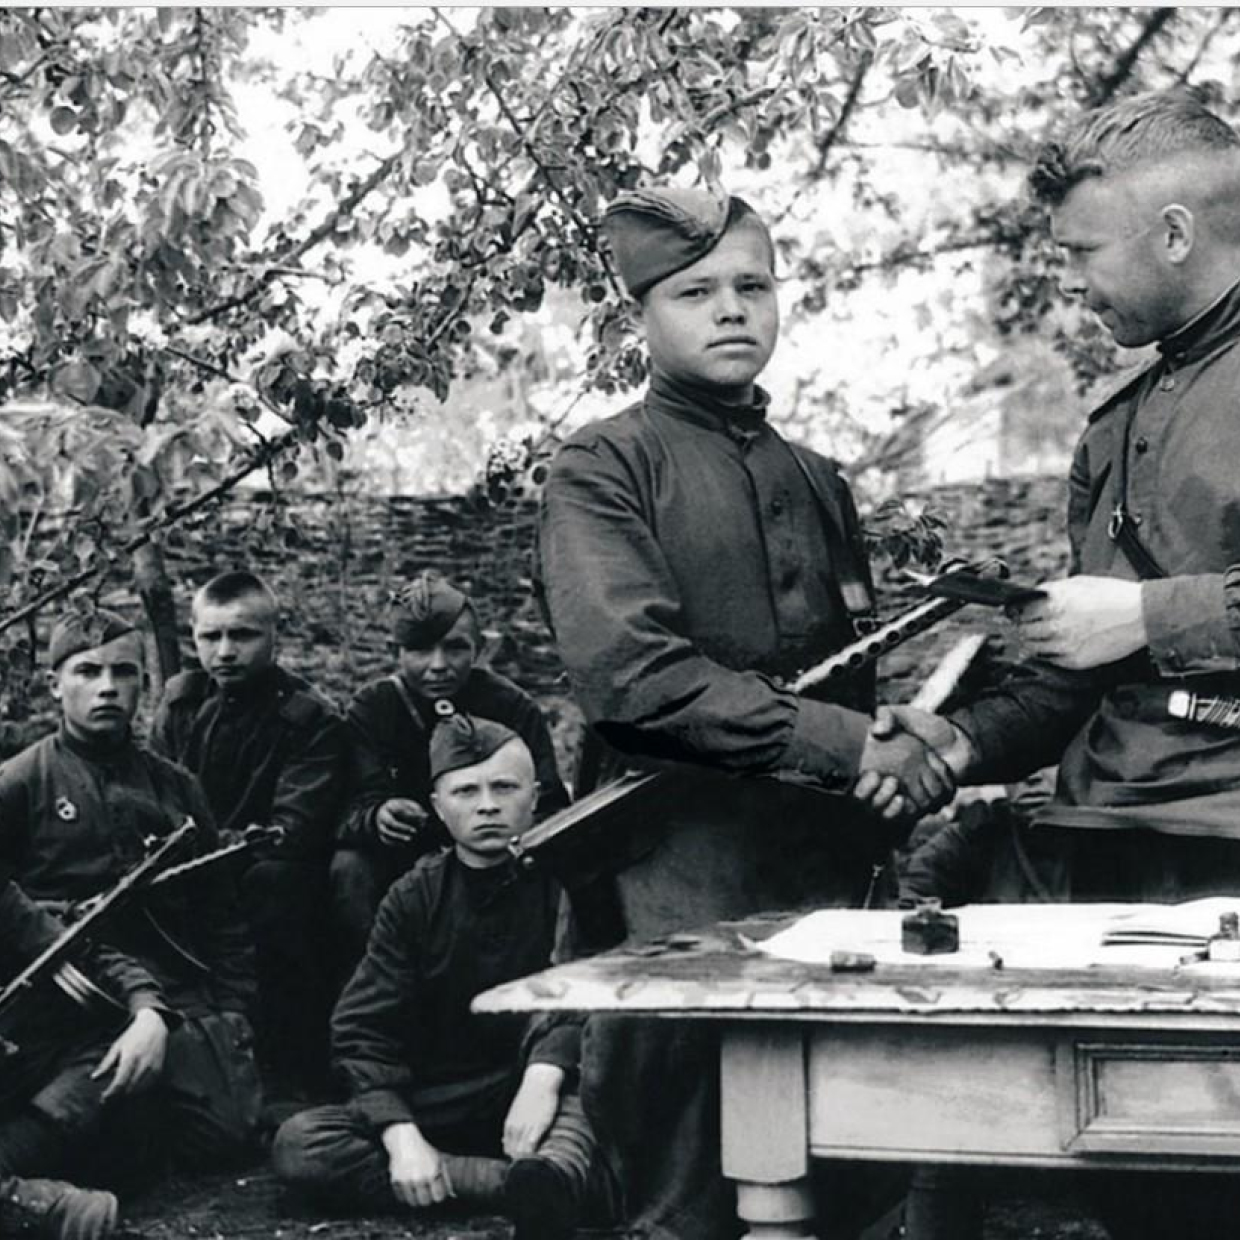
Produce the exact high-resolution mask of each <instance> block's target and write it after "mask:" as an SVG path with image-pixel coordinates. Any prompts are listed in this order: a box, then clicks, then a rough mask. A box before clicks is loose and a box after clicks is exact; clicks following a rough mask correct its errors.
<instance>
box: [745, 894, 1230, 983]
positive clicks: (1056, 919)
mask: <svg viewBox="0 0 1240 1240" xmlns="http://www.w3.org/2000/svg"><path fill="white" fill-rule="evenodd" d="M1162 907H1165V906H1158V905H1133V904H970V905H966V906H965V907H963V908H958V909H952V910H950V911H951V912H952V914H953V915H954V916H956V917H958V918H959V919H960V950H959V951H958V952H950V953H944V954H942V955H934V956H921V955H916V954H914V953H911V952H905V951H904V950H903V949H902V948H901V946H900V922H901V920H902V919H903V917H904V916H905V912H904V911H903V910H899V909H891V910H886V909H884V910H877V911H875V910H859V909H821V910H819V911H817V912H814V913H810V914H808V915H807V916H805V917H802V918H801V919H800V920H799V921H796V922H794V923H793V924H792V925H791V926H789V927H788V928H787V929H785V930H781V931H780V932H779V933H778V934H775V935H772V936H771V938H769V939H766V940H764V941H761V942H755V943H754V944H753V946H754V947H756V948H757V949H758V950H759V951H762V952H766V953H767V954H768V955H772V956H778V957H780V958H781V959H784V960H797V961H800V962H801V963H804V964H828V963H830V960H831V953H832V952H837V951H846V952H867V953H868V954H870V955H871V956H873V957H874V958H875V960H876V961H878V963H880V964H904V965H908V964H917V965H919V966H921V965H924V966H926V967H928V968H953V969H968V968H989V967H992V966H993V964H994V960H993V958H992V956H991V953H992V952H993V953H995V954H996V955H998V956H999V957H1000V958H1001V959H1002V961H1003V964H1004V967H1010V968H1046V969H1067V968H1090V967H1091V966H1095V965H1112V964H1114V965H1134V966H1138V967H1142V966H1144V967H1149V968H1157V969H1167V968H1171V967H1173V966H1174V965H1176V964H1177V963H1178V962H1179V958H1180V953H1181V950H1182V949H1181V948H1180V946H1179V945H1178V944H1175V945H1169V944H1167V943H1166V942H1165V941H1162V942H1159V943H1156V944H1153V945H1151V944H1150V943H1149V941H1148V940H1146V941H1143V942H1142V943H1140V944H1136V945H1126V946H1118V945H1117V946H1105V947H1104V946H1103V945H1102V944H1103V935H1104V934H1105V932H1106V931H1107V929H1108V928H1109V927H1110V925H1111V924H1112V923H1113V922H1114V921H1115V920H1116V919H1117V918H1119V917H1122V916H1125V915H1131V914H1135V913H1145V912H1149V911H1151V910H1157V909H1160V908H1162ZM1215 921H1216V924H1217V918H1216V919H1215Z"/></svg>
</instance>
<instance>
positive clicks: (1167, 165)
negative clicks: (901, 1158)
mask: <svg viewBox="0 0 1240 1240" xmlns="http://www.w3.org/2000/svg"><path fill="white" fill-rule="evenodd" d="M1030 185H1031V188H1032V190H1033V192H1034V196H1035V197H1036V198H1037V199H1038V200H1039V201H1041V202H1042V203H1043V204H1044V205H1046V206H1047V207H1048V208H1049V210H1050V220H1051V231H1052V234H1053V236H1054V239H1055V241H1056V242H1057V244H1058V245H1059V247H1060V249H1061V251H1062V253H1063V256H1064V260H1065V268H1064V274H1063V275H1062V276H1061V278H1060V286H1061V288H1062V290H1063V291H1064V292H1065V293H1066V294H1068V295H1069V296H1074V297H1079V298H1080V299H1081V300H1082V301H1083V302H1084V303H1085V305H1086V306H1087V307H1088V308H1089V309H1091V310H1092V311H1094V312H1095V313H1096V314H1097V315H1098V316H1099V318H1100V319H1101V321H1102V323H1103V325H1104V326H1105V327H1106V328H1107V330H1108V331H1109V332H1110V333H1111V335H1112V336H1113V337H1114V338H1115V341H1116V342H1117V343H1118V344H1120V345H1123V346H1126V347H1132V348H1135V347H1140V346H1144V345H1151V344H1152V345H1155V346H1156V349H1157V355H1156V357H1155V358H1154V359H1153V360H1152V362H1150V363H1149V364H1148V365H1146V366H1144V367H1142V368H1141V370H1140V372H1139V373H1138V374H1137V375H1136V376H1135V377H1129V378H1128V379H1126V380H1125V381H1123V382H1122V383H1121V384H1120V385H1119V387H1118V390H1116V391H1115V392H1114V393H1113V394H1112V395H1110V396H1109V397H1107V399H1105V400H1104V401H1103V402H1102V403H1101V404H1100V405H1099V406H1098V407H1097V408H1095V409H1094V410H1093V412H1092V413H1091V414H1090V415H1089V421H1088V424H1087V425H1086V427H1085V430H1084V432H1083V434H1082V436H1081V439H1080V442H1079V443H1078V445H1077V450H1076V455H1075V457H1074V460H1073V463H1072V471H1071V474H1070V477H1069V498H1068V527H1069V537H1070V540H1071V547H1072V575H1071V576H1069V577H1068V578H1066V579H1065V580H1062V581H1054V582H1049V583H1046V584H1045V585H1044V586H1043V589H1044V591H1045V595H1046V597H1045V598H1044V599H1042V600H1039V601H1036V602H1032V603H1030V604H1027V605H1026V606H1024V607H1022V608H1021V609H1020V610H1019V615H1018V623H1019V630H1020V636H1021V641H1022V644H1023V645H1024V647H1025V648H1026V650H1027V651H1028V652H1029V654H1030V655H1031V656H1032V658H1031V659H1030V660H1029V662H1027V663H1026V664H1025V665H1024V666H1022V667H1021V668H1019V669H1018V670H1017V672H1016V674H1014V675H1013V676H1012V677H1010V678H1009V679H1008V680H1007V681H1005V682H1004V683H1003V684H1001V685H999V686H997V687H996V688H995V689H994V690H992V691H990V692H987V693H985V694H983V695H982V696H980V697H979V698H978V699H977V700H975V701H973V702H971V703H969V704H968V705H967V706H965V707H964V708H962V709H961V710H959V711H957V712H954V713H953V714H951V715H950V716H949V717H948V719H946V720H945V719H941V718H937V717H934V716H927V715H924V714H921V713H919V712H915V711H912V710H909V709H906V708H894V709H892V710H891V711H890V712H888V713H887V714H886V715H885V716H883V717H882V718H881V719H880V721H879V725H878V732H879V734H880V735H890V734H891V731H890V729H891V728H893V727H904V728H907V729H909V730H911V731H913V732H915V733H916V734H917V735H919V736H921V737H922V738H923V739H925V740H926V741H928V742H929V743H930V744H931V745H933V746H935V747H936V748H937V749H938V750H939V751H940V753H941V754H942V755H943V756H944V757H945V758H946V759H947V760H948V761H949V763H950V764H951V766H952V767H953V769H954V770H955V771H956V773H957V774H958V776H959V777H960V778H961V779H962V780H966V781H968V782H971V783H994V782H1014V781H1016V780H1018V779H1020V778H1022V777H1024V776H1025V775H1028V774H1029V773H1030V772H1032V771H1034V770H1037V769H1038V768H1040V767H1042V766H1046V765H1048V764H1050V763H1053V762H1055V761H1058V762H1059V777H1058V786H1057V789H1056V794H1055V797H1054V798H1053V799H1052V800H1051V801H1050V802H1049V803H1048V804H1047V805H1045V806H1044V807H1042V808H1041V809H1039V810H1038V811H1037V812H1036V814H1035V815H1034V820H1033V824H1032V825H1031V826H1029V827H1026V828H1023V829H1019V830H1018V832H1017V836H1016V839H1017V843H1018V845H1019V848H1020V850H1021V851H1022V852H1023V854H1024V855H1025V858H1026V860H1027V862H1028V865H1027V866H1026V868H1027V869H1028V870H1029V871H1030V872H1032V873H1034V874H1036V876H1037V879H1038V889H1039V890H1038V896H1037V898H1040V899H1047V898H1049V899H1072V900H1078V901H1079V900H1137V901H1147V900H1155V901H1162V900H1172V901H1175V900H1185V899H1191V898H1195V897H1199V896H1207V895H1216V894H1229V895H1230V894H1235V892H1236V890H1237V885H1238V884H1240V732H1237V731H1234V730H1232V731H1229V730H1228V729H1226V728H1224V727H1218V726H1215V725H1213V724H1211V723H1210V722H1209V721H1208V718H1207V719H1195V718H1193V717H1191V714H1192V712H1191V711H1190V712H1188V713H1189V716H1190V717H1188V718H1180V717H1176V716H1175V715H1174V714H1173V713H1172V709H1171V708H1172V706H1173V705H1174V701H1175V699H1174V698H1173V694H1175V693H1176V692H1177V691H1178V692H1179V693H1181V694H1183V695H1185V696H1184V700H1186V701H1191V699H1189V698H1188V696H1187V695H1189V694H1192V695H1195V696H1196V698H1197V699H1201V698H1205V699H1213V698H1216V697H1218V696H1220V695H1221V696H1224V697H1232V698H1234V697H1236V696H1237V695H1240V671H1238V669H1240V474H1237V471H1236V468H1235V461H1236V459H1237V457H1238V454H1240V419H1237V417H1236V413H1235V393H1236V390H1237V387H1238V386H1240V135H1237V133H1236V132H1235V131H1234V130H1233V129H1232V128H1231V126H1229V125H1228V124H1226V123H1225V122H1224V121H1223V120H1221V119H1220V118H1219V117H1218V116H1216V115H1214V114H1213V113H1212V112H1210V111H1209V110H1208V109H1207V108H1206V107H1205V106H1204V105H1203V104H1202V103H1201V102H1200V100H1199V99H1197V98H1196V97H1195V96H1194V95H1192V94H1191V93H1188V92H1169V93H1155V94H1147V95H1138V96H1134V97H1131V98H1128V99H1124V100H1121V101H1119V102H1117V103H1114V104H1111V105H1109V106H1107V107H1106V108H1103V109H1100V110H1098V111H1096V112H1092V113H1089V114H1087V115H1085V116H1084V117H1082V118H1080V119H1079V120H1078V121H1077V122H1075V123H1074V124H1073V125H1072V126H1070V127H1069V129H1068V130H1067V131H1066V132H1065V134H1064V135H1063V136H1062V138H1059V139H1056V140H1054V141H1052V142H1049V143H1047V144H1046V145H1045V146H1044V147H1043V149H1042V150H1041V151H1040V153H1039V155H1038V158H1037V160H1036V162H1035V165H1034V168H1033V171H1032V173H1031V175H1030ZM975 1204H976V1203H973V1202H969V1201H968V1199H967V1198H966V1196H965V1195H964V1194H962V1193H956V1194H955V1197H954V1205H955V1208H956V1211H957V1213H956V1216H955V1217H952V1216H950V1215H949V1214H948V1213H947V1212H946V1211H945V1209H944V1208H943V1202H942V1201H937V1202H936V1203H935V1206H936V1209H935V1211H934V1212H933V1217H927V1218H926V1219H925V1220H919V1219H917V1218H916V1217H914V1218H912V1219H911V1225H910V1229H909V1231H910V1235H911V1236H914V1237H916V1238H917V1240H925V1238H926V1237H937V1236H940V1235H943V1236H946V1235H951V1236H952V1237H953V1240H956V1238H958V1237H964V1238H967V1237H968V1236H969V1235H971V1234H972V1235H976V1234H978V1233H979V1231H980V1222H979V1221H978V1218H977V1215H976V1209H975ZM970 1208H971V1209H972V1217H970V1218H968V1219H966V1218H965V1217H964V1215H965V1214H966V1213H968V1212H969V1209H970ZM1104 1208H1105V1210H1106V1216H1107V1223H1108V1228H1109V1229H1110V1230H1111V1231H1112V1232H1113V1233H1114V1234H1115V1235H1116V1236H1122V1237H1125V1240H1126V1238H1127V1237H1143V1238H1144V1237H1178V1236H1186V1235H1209V1234H1214V1233H1215V1232H1218V1231H1222V1230H1226V1228H1227V1227H1229V1226H1230V1225H1233V1224H1234V1219H1235V1217H1236V1210H1237V1209H1240V1191H1238V1190H1237V1185H1236V1183H1235V1181H1234V1180H1233V1179H1232V1178H1231V1177H1221V1176H1213V1177H1212V1176H1199V1177H1195V1178H1192V1177H1190V1183H1189V1184H1188V1185H1187V1186H1186V1191H1185V1192H1183V1193H1181V1192H1176V1191H1173V1181H1172V1179H1171V1178H1168V1177H1164V1176H1152V1177H1136V1178H1134V1177H1123V1178H1122V1179H1121V1181H1120V1183H1119V1188H1118V1191H1117V1192H1116V1193H1115V1194H1114V1195H1113V1197H1112V1198H1111V1199H1110V1200H1109V1201H1108V1202H1107V1203H1105V1206H1104ZM1224 1220H1225V1221H1224Z"/></svg>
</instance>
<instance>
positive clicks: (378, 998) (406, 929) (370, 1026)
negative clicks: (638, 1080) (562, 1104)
mask: <svg viewBox="0 0 1240 1240" xmlns="http://www.w3.org/2000/svg"><path fill="white" fill-rule="evenodd" d="M557 903H558V889H557V888H556V886H555V884H554V883H553V882H552V881H551V880H550V879H548V878H547V877H546V876H544V875H542V874H537V873H530V872H528V871H524V870H522V869H520V868H519V867H518V866H517V865H516V864H515V862H510V863H506V864H504V865H501V866H498V867H494V868H491V869H482V870H477V869H471V868H470V867H468V866H466V865H464V864H463V863H462V862H461V861H460V860H459V859H458V858H457V856H456V854H455V852H453V851H445V852H442V853H439V854H437V855H436V856H433V857H425V858H423V859H422V860H421V861H420V862H419V863H418V864H417V866H415V868H414V869H413V870H411V871H410V872H409V873H408V874H405V875H403V876H402V877H401V878H399V879H397V881H396V882H395V883H394V884H393V885H392V887H391V889H390V890H389V891H388V893H387V895H386V896H385V897H384V899H383V902H382V904H381V905H380V907H379V913H378V916H377V918H376V920H375V927H374V931H373V933H372V935H371V938H370V943H369V945H368V947H367V950H366V955H365V957H364V958H363V960H362V962H361V964H360V965H359V966H358V969H357V972H356V973H355V974H354V975H353V978H352V980H351V981H350V983H349V985H348V986H347V987H346V988H345V991H344V993H343V994H342V995H341V997H340V1001H339V1003H338V1004H337V1006H336V1011H335V1014H334V1016H333V1018H332V1051H333V1061H334V1064H335V1067H336V1070H337V1072H338V1074H339V1076H340V1077H341V1079H342V1082H343V1084H344V1086H345V1090H346V1093H347V1096H348V1101H347V1103H345V1104H344V1105H343V1106H326V1107H319V1108H316V1109H314V1110H312V1111H309V1112H304V1113H302V1114H301V1115H299V1116H297V1117H296V1118H295V1119H294V1120H291V1121H289V1123H288V1124H286V1125H285V1127H284V1128H283V1129H281V1131H280V1134H279V1135H278V1137H277V1140H276V1150H275V1163H276V1167H277V1171H278V1172H279V1173H280V1174H282V1175H283V1176H284V1177H285V1178H286V1179H288V1180H289V1181H291V1182H294V1183H297V1184H303V1185H304V1184H313V1185H315V1188H316V1192H317V1193H318V1195H319V1196H320V1197H325V1198H328V1199H332V1198H335V1199H336V1200H337V1201H344V1202H347V1203H348V1204H351V1205H355V1206H360V1207H363V1208H366V1207H369V1208H371V1209H374V1208H375V1206H376V1203H382V1202H384V1201H390V1198H391V1193H390V1189H388V1187H387V1156H386V1153H385V1151H384V1149H383V1146H382V1144H381V1140H380V1138H381V1135H382V1133H383V1130H384V1129H385V1128H387V1127H389V1126H390V1125H392V1124H396V1123H405V1122H409V1121H413V1122H415V1123H416V1124H417V1125H418V1127H419V1129H420V1130H421V1131H422V1133H423V1135H424V1136H425V1137H426V1138H427V1140H428V1141H430V1142H431V1143H432V1144H433V1145H435V1146H436V1147H437V1148H439V1149H441V1150H443V1151H444V1152H448V1153H471V1154H486V1155H493V1156H498V1155H499V1154H500V1151H501V1143H502V1130H503V1122H504V1117H505V1115H506V1114H507V1111H508V1107H509V1106H510V1105H511V1103H512V1099H513V1097H514V1095H515V1093H516V1090H517V1087H518V1085H519V1084H520V1081H521V1077H522V1074H523V1072H524V1070H525V1067H526V1065H527V1064H529V1063H546V1064H554V1065H555V1066H557V1067H559V1068H562V1069H563V1070H564V1072H565V1073H566V1080H567V1081H568V1083H569V1084H570V1086H571V1083H572V1082H573V1081H574V1080H575V1075H576V1069H577V1064H578V1057H579V1047H580V1038H579V1028H578V1026H577V1025H576V1023H575V1022H569V1023H565V1024H558V1025H550V1024H538V1023H535V1024H534V1025H533V1026H532V1027H531V1026H530V1025H528V1024H527V1022H526V1021H525V1020H524V1019H522V1018H520V1017H515V1018H512V1017H485V1018H484V1017H478V1016H474V1015H472V1014H471V1013H470V1011H469V1004H470V1001H471V1000H472V999H473V998H474V996H475V995H477V994H479V993H481V992H482V991H483V990H486V989H488V988H490V987H492V986H498V985H500V984H501V983H503V982H507V981H512V980H513V979H515V978H518V977H524V976H526V975H528V974H530V973H535V972H538V971H539V970H541V969H544V968H546V967H547V965H548V964H549V963H550V959H551V949H552V942H553V939H554V935H555V924H556V911H557Z"/></svg>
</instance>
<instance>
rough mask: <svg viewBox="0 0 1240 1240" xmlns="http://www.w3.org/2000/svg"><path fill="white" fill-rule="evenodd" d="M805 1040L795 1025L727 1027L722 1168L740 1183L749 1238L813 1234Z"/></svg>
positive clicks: (803, 1238)
mask: <svg viewBox="0 0 1240 1240" xmlns="http://www.w3.org/2000/svg"><path fill="white" fill-rule="evenodd" d="M806 1088H807V1086H806V1078H805V1045H804V1040H803V1037H802V1034H801V1033H800V1032H799V1031H798V1030H797V1029H796V1028H794V1027H791V1026H778V1025H768V1024H757V1023H754V1024H743V1025H734V1026H730V1027H728V1028H727V1029H726V1030H725V1031H724V1035H723V1045H722V1050H721V1058H720V1091H721V1097H722V1106H723V1110H722V1116H721V1119H722V1128H723V1173H724V1175H726V1176H727V1177H728V1178H729V1179H730V1180H734V1181H735V1182H736V1195H737V1212H738V1213H739V1215H740V1217H741V1220H742V1222H744V1223H745V1224H747V1225H748V1227H749V1231H748V1233H747V1240H794V1238H795V1240H812V1236H813V1217H814V1204H813V1198H812V1196H811V1193H810V1187H809V1127H808V1118H807V1111H808V1099H807V1097H806Z"/></svg>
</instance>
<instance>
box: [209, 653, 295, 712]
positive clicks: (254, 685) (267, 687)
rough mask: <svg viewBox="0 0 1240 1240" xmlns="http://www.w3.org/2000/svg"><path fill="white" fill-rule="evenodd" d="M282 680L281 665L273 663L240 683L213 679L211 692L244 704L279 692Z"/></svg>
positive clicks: (226, 700) (227, 699) (229, 700)
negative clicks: (227, 682)
mask: <svg viewBox="0 0 1240 1240" xmlns="http://www.w3.org/2000/svg"><path fill="white" fill-rule="evenodd" d="M281 681H282V676H281V674H280V667H279V665H278V664H276V663H273V664H272V665H271V666H270V667H265V668H263V670H262V671H261V672H259V673H258V675H257V676H255V677H254V678H253V679H252V680H246V681H244V682H242V683H241V684H239V685H221V684H219V683H218V681H216V680H214V679H213V680H212V681H211V692H212V693H213V694H214V695H215V696H217V697H220V698H222V699H223V700H224V701H225V702H229V703H236V704H237V705H242V704H244V703H248V702H256V701H258V700H260V699H261V698H265V697H268V696H269V695H271V694H273V693H277V692H278V691H279V690H280V689H281V688H282V684H281Z"/></svg>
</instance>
